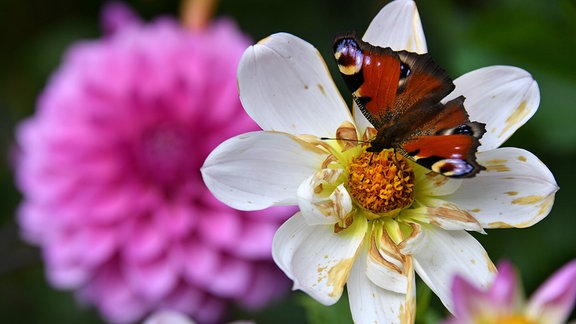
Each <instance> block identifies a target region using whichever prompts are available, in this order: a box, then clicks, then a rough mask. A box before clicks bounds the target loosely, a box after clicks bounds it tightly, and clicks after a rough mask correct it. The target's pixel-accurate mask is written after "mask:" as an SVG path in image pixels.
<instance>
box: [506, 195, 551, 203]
mask: <svg viewBox="0 0 576 324" xmlns="http://www.w3.org/2000/svg"><path fill="white" fill-rule="evenodd" d="M543 199H544V197H542V196H537V195H530V196H524V197H520V198H516V199H514V200H512V203H513V204H515V205H534V204H537V203H539V202H540V201H542V200H543Z"/></svg>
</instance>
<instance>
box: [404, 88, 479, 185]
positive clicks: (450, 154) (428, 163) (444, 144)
mask: <svg viewBox="0 0 576 324" xmlns="http://www.w3.org/2000/svg"><path fill="white" fill-rule="evenodd" d="M463 102H464V97H462V96H460V97H458V98H455V99H453V100H451V101H449V102H448V103H446V105H443V106H442V107H443V109H442V110H440V112H439V113H438V114H437V115H436V117H435V118H434V119H432V120H430V121H428V122H427V123H426V124H425V125H424V127H423V130H422V134H427V135H420V136H414V137H412V138H409V139H407V140H405V141H404V142H402V143H400V144H399V148H400V149H401V150H402V151H404V152H405V153H406V154H407V155H408V156H409V157H410V158H412V159H413V160H414V161H415V162H417V163H418V164H420V165H422V166H425V167H427V168H429V169H431V170H432V171H435V172H438V173H441V174H443V175H445V176H449V177H454V178H470V177H473V176H475V175H476V174H477V173H478V172H480V171H481V170H484V169H485V168H484V167H483V166H481V165H480V164H478V163H477V162H476V151H477V150H478V146H479V145H480V141H479V140H480V138H481V137H482V135H484V133H485V132H486V129H485V125H484V124H482V123H478V122H471V121H470V119H469V118H468V114H467V113H466V109H465V108H464V105H463Z"/></svg>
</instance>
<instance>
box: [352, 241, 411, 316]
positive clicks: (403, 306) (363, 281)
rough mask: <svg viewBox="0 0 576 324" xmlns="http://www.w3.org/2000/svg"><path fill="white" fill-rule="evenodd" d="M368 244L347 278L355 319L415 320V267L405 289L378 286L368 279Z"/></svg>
mask: <svg viewBox="0 0 576 324" xmlns="http://www.w3.org/2000/svg"><path fill="white" fill-rule="evenodd" d="M367 250H368V249H367V248H366V247H364V248H362V249H361V252H360V253H359V255H358V257H357V260H356V262H354V266H353V267H352V271H351V272H350V277H349V279H348V284H347V289H348V296H349V298H348V299H349V301H350V310H351V312H352V318H353V319H354V322H355V323H413V321H414V315H415V304H416V300H415V298H414V296H415V284H414V275H413V273H414V271H413V270H412V269H410V271H409V272H410V273H411V274H412V275H411V276H410V278H407V284H408V285H407V286H405V287H407V289H406V290H405V292H404V293H398V292H394V291H392V290H388V289H384V288H382V287H379V286H377V285H376V284H374V283H373V282H372V281H371V280H369V279H368V276H367V271H369V268H370V266H368V264H367V263H366V262H367V260H368V252H367Z"/></svg>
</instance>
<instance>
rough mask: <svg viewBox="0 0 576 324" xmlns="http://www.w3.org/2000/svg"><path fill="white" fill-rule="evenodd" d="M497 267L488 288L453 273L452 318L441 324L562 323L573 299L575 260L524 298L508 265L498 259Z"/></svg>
mask: <svg viewBox="0 0 576 324" xmlns="http://www.w3.org/2000/svg"><path fill="white" fill-rule="evenodd" d="M498 270H499V272H498V276H497V277H496V279H495V280H494V283H493V284H492V286H491V287H490V288H488V289H481V288H479V287H477V286H475V285H474V284H473V283H471V282H470V281H468V280H467V279H465V278H463V277H461V276H459V275H456V276H455V277H454V280H453V281H452V299H453V302H454V308H455V312H454V316H455V317H452V318H450V319H448V320H446V321H445V322H444V324H483V323H510V324H513V323H518V324H520V323H527V324H528V323H546V324H561V323H566V320H567V319H568V317H569V316H570V312H571V311H572V310H573V309H574V303H575V302H576V260H572V261H571V262H569V263H568V264H566V265H564V266H563V267H562V268H560V269H559V270H558V271H556V272H555V273H554V274H553V275H552V276H551V277H550V278H548V279H547V280H546V282H544V283H543V284H542V285H541V286H540V287H539V288H538V289H537V290H536V292H534V294H533V295H532V296H531V297H530V299H529V300H528V301H526V299H525V298H524V293H523V289H522V285H521V284H520V282H519V279H518V275H517V273H516V271H515V269H514V267H513V266H512V264H510V263H509V262H502V263H500V264H499V266H498ZM571 323H573V322H571Z"/></svg>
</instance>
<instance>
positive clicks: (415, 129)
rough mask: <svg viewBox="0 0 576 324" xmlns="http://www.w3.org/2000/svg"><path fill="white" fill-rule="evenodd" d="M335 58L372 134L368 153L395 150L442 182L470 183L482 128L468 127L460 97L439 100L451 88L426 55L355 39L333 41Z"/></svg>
mask: <svg viewBox="0 0 576 324" xmlns="http://www.w3.org/2000/svg"><path fill="white" fill-rule="evenodd" d="M334 56H335V58H336V62H337V63H338V68H339V70H340V73H341V74H342V76H343V78H344V81H345V82H346V85H347V86H348V88H349V89H350V91H351V92H352V97H353V98H354V101H355V103H356V104H357V105H358V107H359V108H360V110H361V111H362V113H363V114H364V116H366V118H367V119H368V121H369V122H370V123H371V124H372V125H373V126H374V128H376V130H377V135H376V137H375V138H374V139H373V140H372V141H371V143H370V147H369V148H368V149H367V151H369V152H380V151H382V150H383V149H387V148H394V149H397V150H399V151H400V152H402V153H404V155H406V156H407V157H409V158H410V159H412V160H414V161H415V162H417V163H419V164H421V165H423V166H425V167H427V168H429V169H431V170H433V171H435V172H438V173H441V174H443V175H445V176H449V177H455V178H464V177H472V176H474V175H476V174H477V173H478V172H479V171H481V170H483V169H484V167H482V166H481V165H479V164H478V163H477V162H476V156H475V154H476V151H477V148H478V146H479V145H480V142H479V139H480V138H481V137H482V135H483V134H484V133H485V128H484V124H482V123H479V122H472V121H470V119H469V117H468V114H467V112H466V109H465V108H464V97H462V96H460V97H457V98H455V99H452V100H450V101H448V102H446V103H442V102H441V100H442V99H443V98H444V97H446V96H447V95H448V94H449V93H450V92H452V91H453V90H454V88H455V86H454V83H453V82H452V80H451V79H450V77H449V76H448V74H447V73H446V71H444V70H443V69H442V68H440V67H439V66H438V65H437V64H436V63H435V62H434V61H433V60H432V58H431V56H430V55H429V54H416V53H411V52H407V51H393V50H392V49H390V48H382V47H377V46H373V45H371V44H369V43H366V42H363V41H361V40H359V39H357V37H356V36H355V35H353V34H348V35H343V36H341V37H337V38H336V40H335V42H334Z"/></svg>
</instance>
